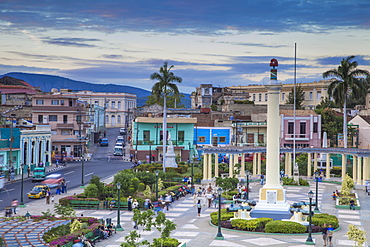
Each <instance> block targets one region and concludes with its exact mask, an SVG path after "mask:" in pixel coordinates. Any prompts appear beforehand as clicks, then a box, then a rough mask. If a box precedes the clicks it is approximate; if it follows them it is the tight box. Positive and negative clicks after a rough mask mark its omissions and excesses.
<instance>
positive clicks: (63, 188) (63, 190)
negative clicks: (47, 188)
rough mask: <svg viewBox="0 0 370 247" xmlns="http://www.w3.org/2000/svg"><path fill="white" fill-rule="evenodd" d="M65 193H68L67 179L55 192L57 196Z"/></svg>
mask: <svg viewBox="0 0 370 247" xmlns="http://www.w3.org/2000/svg"><path fill="white" fill-rule="evenodd" d="M64 193H67V181H66V180H65V179H63V180H62V182H61V183H59V184H58V185H57V188H56V191H55V194H56V195H60V194H64Z"/></svg>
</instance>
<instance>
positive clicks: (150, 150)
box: [149, 144, 152, 164]
mask: <svg viewBox="0 0 370 247" xmlns="http://www.w3.org/2000/svg"><path fill="white" fill-rule="evenodd" d="M151 163H152V145H151V144H149V164H151Z"/></svg>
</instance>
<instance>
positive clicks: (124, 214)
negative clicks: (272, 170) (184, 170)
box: [19, 177, 370, 247]
mask: <svg viewBox="0 0 370 247" xmlns="http://www.w3.org/2000/svg"><path fill="white" fill-rule="evenodd" d="M112 179H113V177H111V178H108V179H106V180H105V181H104V182H105V183H109V182H110V181H111V180H112ZM310 185H311V186H310V187H285V188H286V194H287V201H288V203H293V202H299V201H308V196H307V193H308V192H309V191H310V190H312V191H313V192H314V191H315V183H313V182H312V181H311V182H310ZM251 186H252V192H251V194H250V198H251V199H253V200H257V201H258V192H259V189H260V188H261V185H259V184H258V182H253V183H251ZM336 189H340V185H337V184H332V183H321V182H320V183H319V188H318V196H319V208H320V210H321V212H322V213H329V214H333V215H336V216H337V217H338V219H339V221H340V229H339V230H338V231H337V232H335V233H334V237H333V243H334V246H354V243H353V241H349V240H348V238H347V236H345V233H346V232H347V228H348V225H349V224H353V225H356V226H358V227H360V228H361V229H362V230H365V231H366V232H370V196H367V194H366V193H364V191H361V190H360V191H359V190H357V191H356V192H357V193H358V195H359V197H360V203H361V210H356V211H353V210H346V209H336V208H335V202H334V201H333V200H332V197H331V194H332V191H334V190H336ZM82 191H83V189H81V188H76V189H73V190H71V191H68V194H67V195H71V194H74V193H77V194H78V193H81V192H82ZM64 196H65V195H61V196H58V198H56V202H57V201H58V199H59V197H64ZM48 209H49V210H50V211H51V212H53V205H51V204H50V205H47V204H46V203H45V200H44V199H42V200H35V201H34V202H31V203H28V204H27V206H26V207H25V208H20V209H19V214H20V215H24V214H25V213H26V212H29V213H30V214H31V215H37V214H41V212H46V211H47V210H48ZM216 210H217V209H214V208H203V209H202V214H201V216H200V217H198V216H197V213H196V208H195V207H194V201H193V198H192V197H191V196H187V197H185V198H181V199H180V200H178V201H176V202H175V203H174V204H173V207H172V208H170V210H169V211H168V212H166V216H167V218H168V219H170V220H172V221H173V222H174V223H176V224H177V228H176V230H175V231H173V232H172V234H171V236H173V237H175V238H177V239H179V240H181V241H184V242H186V243H187V246H188V247H189V246H190V247H193V246H194V247H198V246H224V247H225V246H233V247H234V246H236V247H238V246H250V247H254V246H275V247H276V246H295V247H303V246H306V244H305V241H306V239H307V234H302V235H301V234H299V235H274V234H256V233H247V232H238V231H231V230H225V229H223V230H222V234H223V235H224V237H225V240H215V237H216V234H217V228H216V227H213V226H210V224H209V221H210V218H209V214H210V213H211V212H214V211H216ZM81 214H83V215H84V216H92V217H96V218H103V219H106V218H111V219H112V222H113V223H114V224H116V221H117V211H109V210H98V211H97V210H76V215H78V216H79V215H81ZM120 218H121V225H122V227H123V228H124V231H122V232H117V234H115V235H114V236H113V237H111V238H109V239H106V240H104V241H101V242H99V243H97V244H96V246H97V247H103V246H104V247H119V245H120V244H121V243H122V242H124V237H125V236H127V235H128V234H129V231H131V230H133V226H132V224H131V218H132V212H128V211H121V217H120ZM140 234H141V235H142V238H143V239H148V240H151V239H153V238H157V237H159V234H158V232H157V231H156V230H155V229H153V231H151V232H143V231H141V230H140ZM313 237H314V238H315V241H316V245H317V246H323V240H322V236H321V234H314V235H313ZM368 237H369V236H368ZM365 246H367V245H365Z"/></svg>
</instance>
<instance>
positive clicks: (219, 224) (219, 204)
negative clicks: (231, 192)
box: [215, 188, 224, 240]
mask: <svg viewBox="0 0 370 247" xmlns="http://www.w3.org/2000/svg"><path fill="white" fill-rule="evenodd" d="M221 194H222V189H221V188H218V190H217V195H218V232H217V235H216V238H215V239H217V240H224V236H222V233H221Z"/></svg>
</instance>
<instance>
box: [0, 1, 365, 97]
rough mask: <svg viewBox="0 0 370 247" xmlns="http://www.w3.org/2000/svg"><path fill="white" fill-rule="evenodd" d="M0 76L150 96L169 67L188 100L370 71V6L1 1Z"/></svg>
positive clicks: (360, 3)
mask: <svg viewBox="0 0 370 247" xmlns="http://www.w3.org/2000/svg"><path fill="white" fill-rule="evenodd" d="M0 44H1V45H0V75H1V74H6V73H8V72H25V73H37V74H48V75H57V76H62V77H67V78H70V79H73V80H78V81H85V82H91V83H102V84H109V83H114V84H118V85H129V86H135V87H139V88H143V89H146V90H151V87H152V86H153V84H154V83H155V81H152V80H150V75H151V74H152V73H154V72H158V71H159V68H160V67H161V66H163V63H164V62H165V61H168V63H169V65H173V66H174V67H173V68H172V72H173V73H174V74H175V75H176V76H180V77H182V79H183V82H182V83H181V84H178V87H179V89H180V91H181V92H184V93H191V92H192V91H195V88H196V87H199V85H200V84H213V85H214V86H216V87H218V86H220V87H226V86H233V85H235V86H238V85H249V84H266V83H268V80H269V70H270V67H269V63H270V60H271V59H272V58H276V59H277V60H278V61H279V66H278V67H277V69H278V79H279V81H280V82H282V83H292V82H293V81H294V56H295V44H296V55H297V60H296V61H297V66H296V68H297V70H296V73H297V74H296V76H297V77H296V78H297V79H296V82H297V83H300V82H313V81H319V80H322V79H323V78H322V73H323V72H325V71H326V70H329V69H333V68H337V67H338V65H339V63H340V61H341V60H342V59H343V58H345V57H347V56H351V55H354V56H356V58H355V61H357V62H358V64H359V66H358V67H359V68H361V69H367V70H370V54H369V52H370V1H369V0H320V1H319V0H274V1H272V0H228V1H225V0H224V1H220V0H202V1H199V0H185V1H184V0H183V1H176V0H171V1H163V0H135V1H133V0H104V1H97V0H79V1H71V0H63V1H60V0H58V1H54V0H37V1H28V0H0Z"/></svg>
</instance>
